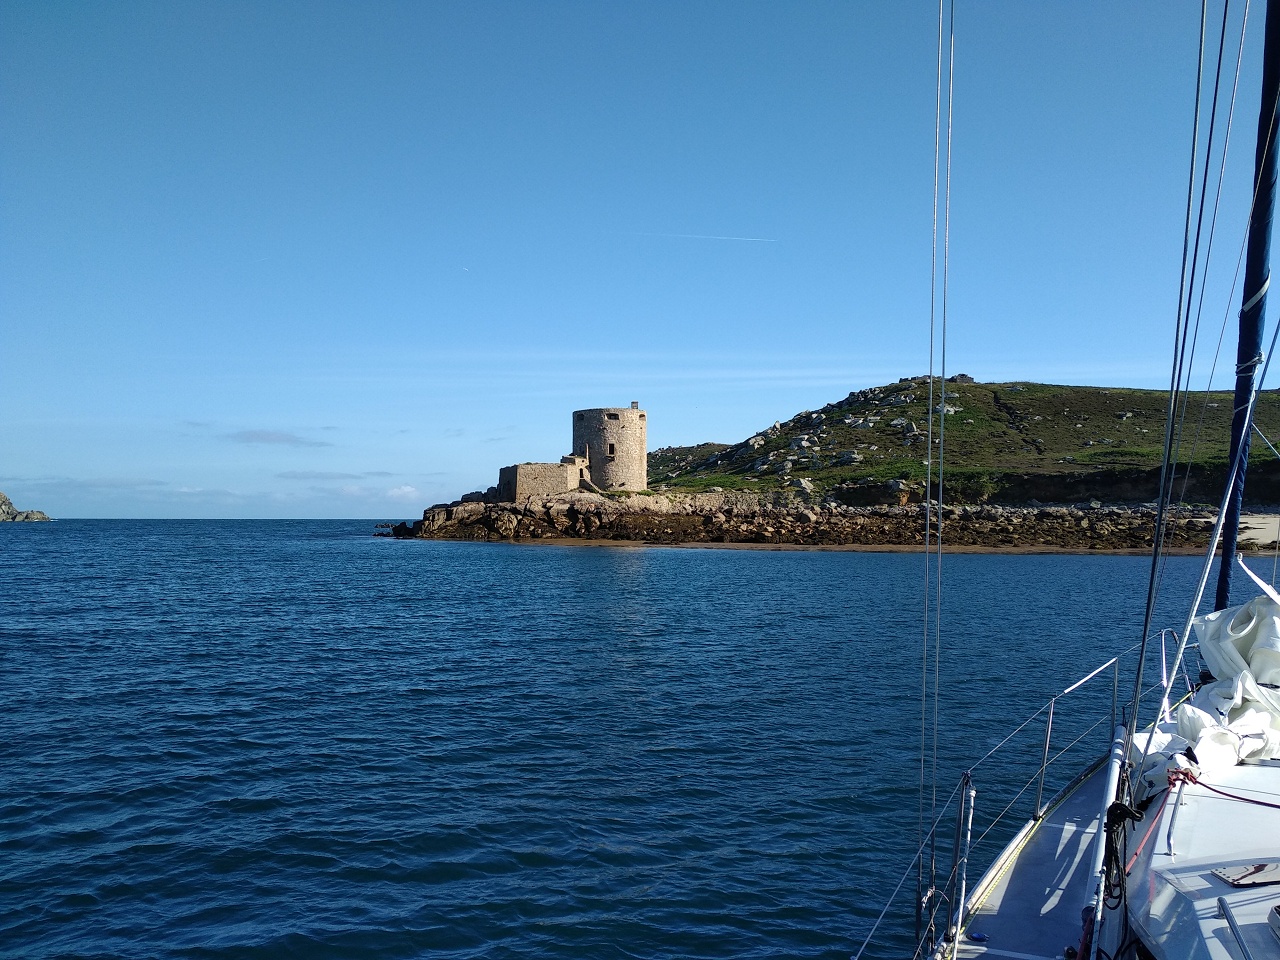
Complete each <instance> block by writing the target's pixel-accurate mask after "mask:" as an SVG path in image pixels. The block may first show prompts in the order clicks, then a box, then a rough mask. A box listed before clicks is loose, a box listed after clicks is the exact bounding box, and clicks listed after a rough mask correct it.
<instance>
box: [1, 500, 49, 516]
mask: <svg viewBox="0 0 1280 960" xmlns="http://www.w3.org/2000/svg"><path fill="white" fill-rule="evenodd" d="M48 519H49V515H48V514H46V513H45V512H44V511H43V510H19V509H18V508H17V507H15V506H14V505H13V501H12V500H10V499H9V498H8V497H6V496H5V495H4V494H3V493H0V523H4V522H14V521H16V522H22V521H36V520H48Z"/></svg>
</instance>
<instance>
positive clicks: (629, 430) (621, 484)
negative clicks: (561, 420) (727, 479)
mask: <svg viewBox="0 0 1280 960" xmlns="http://www.w3.org/2000/svg"><path fill="white" fill-rule="evenodd" d="M646 420H647V417H646V415H645V412H644V411H643V410H641V409H640V404H638V403H632V404H631V406H630V407H629V408H628V407H597V408H594V409H591V410H575V411H574V412H573V453H572V454H571V455H569V456H567V457H563V458H561V460H560V462H559V463H517V464H513V465H512V466H509V467H503V468H502V469H501V470H499V471H498V485H497V487H496V488H490V490H489V493H488V494H487V495H486V498H487V499H492V500H496V501H497V502H498V503H525V502H527V501H529V500H531V499H532V500H543V499H546V498H547V497H553V496H556V495H557V494H561V493H568V492H569V491H570V490H578V489H580V488H582V487H586V488H588V489H589V488H590V487H592V486H594V487H596V488H598V489H600V490H631V491H638V490H644V489H647V488H648V486H649V461H648V453H649V451H648V445H647V442H648V441H647V436H648V434H647V429H646V428H647V423H646Z"/></svg>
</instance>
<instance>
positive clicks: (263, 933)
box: [0, 521, 1198, 958]
mask: <svg viewBox="0 0 1280 960" xmlns="http://www.w3.org/2000/svg"><path fill="white" fill-rule="evenodd" d="M370 532H371V528H370V525H369V524H368V523H366V522H363V521H352V522H330V521H319V522H314V521H278V522H269V523H263V522H203V521H199V522H198V521H191V522H158V521H151V522H141V521H63V522H59V523H55V524H5V525H0V576H2V580H0V582H2V583H3V591H2V592H0V654H2V659H0V703H2V704H3V724H2V726H0V730H2V731H3V738H2V739H0V955H3V956H12V957H28V956H77V957H117V956H127V957H144V956H145V957H153V956H154V957H171V956H184V957H254V956H261V957H278V956H298V957H379V958H392V957H418V956H451V957H486V958H499V957H516V956H521V957H524V956H539V957H552V958H555V957H566V958H567V957H584V956H589V957H605V958H608V957H645V958H649V957H672V958H674V957H832V958H835V957H848V956H850V955H851V954H852V953H855V952H856V951H857V949H858V947H859V945H860V944H861V942H862V939H863V937H864V936H865V935H866V933H867V931H868V929H869V927H870V924H871V922H872V920H873V919H874V918H875V916H876V915H877V914H878V913H879V911H880V908H881V907H882V906H883V904H884V902H885V901H886V899H887V897H888V895H889V893H890V892H891V890H892V888H893V886H894V885H895V884H896V883H897V882H898V880H899V878H900V877H901V876H902V875H903V873H904V870H905V869H906V868H907V866H908V863H909V861H910V858H911V855H912V852H913V850H914V847H915V844H916V842H917V841H916V837H917V821H918V817H919V812H918V811H919V806H918V794H919V788H918V784H919V779H920V762H919V745H918V741H919V730H920V716H921V707H920V696H919V691H920V683H921V681H920V652H919V651H920V644H921V639H922V636H923V623H922V606H921V603H922V601H921V595H922V590H923V574H924V569H923V561H922V560H921V558H920V557H919V556H918V555H914V554H863V553H816V552H763V551H761V552H757V551H730V550H700V549H699V550H695V549H688V550H683V549H681V550H673V549H619V548H608V547H558V546H549V545H536V546H513V545H500V544H466V543H428V542H400V541H391V540H385V539H375V538H373V537H371V536H369V533H370ZM1197 564H1198V562H1197V561H1195V560H1191V559H1175V560H1173V561H1171V563H1170V567H1169V571H1168V574H1167V580H1168V581H1169V583H1170V585H1171V587H1172V588H1173V589H1172V590H1171V592H1172V593H1173V594H1175V595H1181V594H1182V593H1184V592H1185V589H1184V587H1185V584H1186V583H1187V582H1189V581H1190V580H1191V579H1192V578H1193V576H1194V573H1195V569H1196V567H1197ZM1147 565H1148V562H1147V561H1146V560H1145V559H1143V558H1135V557H1109V556H1089V557H1035V556H949V557H948V558H947V559H946V561H945V565H944V566H945V569H944V573H945V592H944V608H945V610H946V613H947V616H946V624H945V630H944V638H945V647H944V657H943V662H942V665H941V675H942V678H943V681H944V684H943V685H944V690H943V694H942V702H941V706H940V712H941V716H942V719H943V737H942V739H941V742H940V754H941V758H942V759H941V761H940V764H941V767H942V769H943V774H944V776H943V777H942V780H943V783H942V786H941V788H940V789H941V790H942V792H943V793H946V792H947V791H949V790H950V788H951V785H952V784H953V782H954V778H955V776H956V775H957V774H958V773H959V771H960V770H961V769H962V768H963V766H964V765H965V764H967V763H969V762H972V760H973V759H974V758H976V757H978V756H980V755H981V754H983V753H985V752H986V751H987V750H988V749H989V748H990V747H991V746H992V745H993V744H994V743H995V742H996V741H997V740H998V739H999V738H1000V737H1001V736H1003V734H1004V733H1005V732H1007V730H1008V728H1009V727H1010V726H1012V725H1013V724H1014V723H1015V722H1017V721H1019V720H1021V719H1022V718H1024V717H1025V716H1027V715H1029V714H1031V713H1032V712H1033V711H1034V710H1035V709H1036V708H1037V707H1039V706H1040V705H1041V703H1043V702H1044V701H1045V700H1046V699H1047V698H1048V697H1049V696H1051V695H1052V694H1054V693H1056V692H1058V691H1060V690H1061V689H1062V688H1063V686H1065V684H1066V683H1067V682H1069V681H1071V680H1073V679H1075V678H1076V677H1078V676H1080V675H1082V674H1083V673H1085V672H1087V671H1088V669H1090V668H1091V667H1092V666H1094V665H1096V664H1098V663H1101V662H1102V661H1103V660H1105V659H1106V658H1107V657H1109V656H1111V655H1112V654H1113V653H1115V652H1117V651H1118V650H1119V649H1121V648H1123V647H1125V646H1127V645H1129V644H1130V643H1132V642H1133V641H1135V640H1136V639H1137V638H1138V634H1139V633H1140V627H1141V618H1140V614H1141V608H1140V604H1141V601H1142V598H1143V597H1144V595H1145V593H1144V591H1145V582H1146V570H1147ZM1174 609H1175V608H1174V607H1171V608H1170V611H1171V613H1172V611H1173V610H1174ZM1183 612H1184V611H1181V610H1179V611H1178V615H1179V616H1180V615H1182V614H1183ZM1171 619H1172V617H1171ZM1094 686H1099V685H1094ZM1100 687H1101V689H1100V690H1099V691H1098V692H1097V693H1089V692H1086V693H1085V694H1084V695H1083V696H1084V700H1083V701H1082V702H1083V703H1085V704H1087V705H1088V706H1089V707H1090V710H1091V711H1092V713H1091V714H1090V717H1089V722H1092V721H1093V720H1094V719H1097V717H1098V716H1099V715H1100V713H1099V711H1100V710H1105V709H1106V708H1109V703H1110V687H1111V685H1110V682H1109V680H1108V681H1106V682H1104V683H1102V684H1101V685H1100ZM1066 712H1067V711H1065V710H1064V711H1063V714H1066ZM1060 722H1061V723H1062V724H1063V728H1062V729H1063V730H1064V731H1065V732H1064V733H1063V734H1062V736H1063V737H1069V736H1073V734H1072V733H1071V732H1070V727H1071V723H1072V721H1071V720H1069V719H1067V720H1062V721H1060ZM1083 725H1087V724H1083V721H1082V722H1081V724H1079V725H1078V726H1083ZM1055 729H1057V728H1055ZM1042 730H1043V728H1042V726H1037V727H1035V729H1034V731H1031V732H1030V733H1029V736H1028V737H1027V738H1025V739H1024V740H1022V741H1019V742H1018V744H1021V745H1018V744H1015V748H1014V750H1013V751H1012V754H1011V756H1010V758H1009V759H1007V760H1000V761H997V762H994V763H988V764H986V765H984V766H983V767H982V768H981V769H980V772H979V774H978V778H977V780H978V789H979V809H980V815H979V818H978V820H979V824H978V826H979V829H982V823H983V817H982V814H984V813H985V814H986V815H987V818H988V819H989V817H990V816H991V815H993V814H994V812H996V810H995V808H996V807H997V806H1003V805H1004V803H1005V802H1006V801H1007V799H1008V798H1009V796H1011V795H1012V792H1013V788H1012V786H1010V785H1011V784H1014V783H1015V782H1017V783H1018V784H1021V782H1023V781H1024V780H1025V778H1026V776H1027V775H1028V773H1027V770H1028V769H1030V770H1034V768H1035V766H1036V764H1038V762H1039V750H1040V742H1039V737H1040V736H1041V735H1042ZM1105 739H1106V732H1105V725H1104V726H1103V727H1099V728H1098V732H1097V735H1096V737H1092V738H1091V739H1090V740H1089V742H1088V749H1089V750H1090V751H1094V750H1100V749H1102V747H1103V743H1104V741H1105ZM1028 765H1029V766H1028ZM1064 772H1068V771H1064ZM1019 802H1020V803H1030V796H1029V795H1024V797H1023V798H1022V800H1020V801H1019ZM1022 813H1025V811H1022ZM1016 815H1019V813H1018V809H1015V818H1016ZM1014 827H1016V823H1014V824H1013V825H1012V826H1010V827H1009V828H1008V829H1009V830H1012V829H1013V828H1014ZM1004 830H1005V828H1004V827H999V828H997V830H996V831H994V832H993V833H992V834H991V835H990V836H989V837H988V839H987V841H986V842H985V846H986V847H987V848H989V849H988V851H987V853H986V855H987V856H989V855H990V852H992V849H990V848H993V845H995V844H997V842H998V841H1000V840H1001V839H1002V838H1003V836H1007V833H1006V832H1002V831H1004ZM981 854H982V851H981V850H980V851H979V856H981ZM912 895H913V891H912V889H911V884H910V883H908V885H907V886H906V887H904V890H903V894H902V895H901V897H900V899H899V901H898V902H897V905H896V907H895V909H894V910H892V911H891V912H890V915H889V919H888V920H887V921H886V925H885V927H884V935H883V936H882V937H881V942H880V943H879V944H878V945H877V946H876V947H875V948H874V950H873V951H871V952H869V953H868V956H881V957H891V956H899V955H903V954H904V953H905V954H906V955H909V954H910V951H911V947H910V945H909V944H910V941H911V928H912V919H911V907H910V901H911V897H912Z"/></svg>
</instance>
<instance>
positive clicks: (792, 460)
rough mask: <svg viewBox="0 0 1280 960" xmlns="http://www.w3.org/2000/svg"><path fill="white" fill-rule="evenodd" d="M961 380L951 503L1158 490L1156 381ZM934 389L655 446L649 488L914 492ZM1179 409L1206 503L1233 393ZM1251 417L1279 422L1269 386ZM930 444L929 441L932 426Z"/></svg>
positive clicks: (1271, 477) (862, 495)
mask: <svg viewBox="0 0 1280 960" xmlns="http://www.w3.org/2000/svg"><path fill="white" fill-rule="evenodd" d="M962 379H963V380H964V381H965V382H948V383H946V384H945V388H946V393H945V404H946V409H947V413H946V414H945V428H944V429H945V432H946V473H947V488H948V498H949V499H951V500H959V501H969V502H979V501H985V500H993V501H997V502H1020V501H1026V500H1028V499H1033V498H1034V499H1039V500H1042V501H1044V502H1052V501H1061V500H1065V499H1073V498H1078V497H1079V496H1098V497H1101V498H1104V499H1110V500H1125V501H1133V500H1149V499H1153V498H1154V497H1155V495H1156V484H1157V481H1156V479H1155V476H1156V471H1158V470H1159V467H1160V459H1161V449H1162V445H1163V442H1164V430H1165V408H1166V404H1167V396H1166V394H1165V393H1163V392H1162V391H1158V390H1131V389H1124V388H1102V387H1071V386H1059V385H1053V384H1042V383H1021V382H1020V383H974V382H967V378H962ZM929 386H930V384H929V380H928V378H925V377H920V378H916V379H904V380H901V381H899V382H898V383H896V384H890V385H887V386H883V387H872V388H870V389H867V390H860V391H856V392H854V393H851V394H849V396H847V397H845V398H844V399H843V400H840V401H838V402H836V403H832V404H828V405H827V406H825V407H823V408H822V409H820V410H813V411H809V410H806V411H803V412H801V413H798V414H796V415H795V416H794V417H792V418H791V419H789V420H787V421H785V422H782V423H779V424H775V425H773V426H771V427H769V428H767V429H765V430H762V431H760V432H759V433H758V434H755V435H753V436H751V437H749V438H747V439H745V440H743V441H742V442H740V443H737V444H732V445H725V444H716V443H705V444H700V445H699V446H696V447H667V448H664V449H662V450H656V451H654V452H653V453H651V454H649V482H650V486H652V487H653V488H655V489H661V488H663V487H665V488H667V489H673V490H705V489H707V488H710V487H721V488H723V489H726V490H756V491H763V490H772V489H778V488H781V487H798V486H803V487H812V488H813V489H814V490H816V491H819V492H830V493H832V494H833V495H836V496H838V497H839V498H841V499H845V500H848V501H850V502H856V501H858V500H859V499H862V500H865V501H867V502H875V501H877V500H880V499H884V497H885V495H886V494H885V491H886V490H892V491H896V492H895V494H894V495H895V496H896V495H897V492H901V491H903V490H905V489H910V490H912V491H914V493H915V494H916V495H918V494H922V492H923V481H924V478H925V465H924V460H925V458H926V449H927V446H928V443H929V439H928V430H929V415H928V407H929ZM943 386H944V384H942V383H941V382H940V381H936V380H935V381H934V383H933V396H934V402H935V406H937V405H939V404H941V403H943V402H944V401H943V390H942V388H943ZM1181 418H1182V421H1183V424H1184V428H1183V430H1182V437H1183V439H1182V444H1181V447H1180V456H1179V460H1180V462H1182V463H1183V464H1185V465H1187V466H1188V467H1189V469H1190V477H1191V483H1190V487H1189V490H1188V494H1189V497H1190V499H1193V500H1194V499H1198V500H1214V499H1216V498H1217V496H1218V492H1217V488H1218V487H1220V485H1221V482H1222V481H1221V477H1222V475H1223V474H1224V465H1225V461H1226V456H1227V444H1228V438H1229V432H1230V419H1231V396H1230V394H1227V393H1213V394H1204V393H1198V394H1194V395H1192V396H1191V397H1190V398H1189V400H1188V403H1187V405H1186V409H1185V412H1184V413H1182V414H1181ZM1257 421H1258V423H1259V425H1260V426H1261V427H1262V428H1263V430H1264V431H1268V433H1270V430H1269V428H1280V395H1278V394H1277V393H1276V392H1275V391H1268V392H1266V393H1264V394H1263V395H1261V397H1260V398H1259V405H1258V415H1257ZM934 430H935V434H936V432H937V430H938V427H937V423H936V420H935V426H934ZM934 443H935V448H934V449H935V450H936V449H937V437H936V436H935V438H934ZM1251 462H1252V464H1253V467H1254V469H1252V470H1251V473H1250V481H1249V491H1250V493H1251V494H1252V499H1254V500H1258V499H1263V500H1265V501H1266V502H1275V501H1276V500H1280V470H1278V469H1277V467H1278V466H1280V465H1278V464H1277V463H1276V461H1275V458H1274V457H1273V456H1272V454H1271V452H1270V451H1269V450H1268V449H1267V448H1266V445H1265V444H1263V443H1261V442H1256V443H1255V445H1254V450H1253V456H1252V461H1251ZM802 481H807V483H802ZM893 481H898V482H897V483H893Z"/></svg>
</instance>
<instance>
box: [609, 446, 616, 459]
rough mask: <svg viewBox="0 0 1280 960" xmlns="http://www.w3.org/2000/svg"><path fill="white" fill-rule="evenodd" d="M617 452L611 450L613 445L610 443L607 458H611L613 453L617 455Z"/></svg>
mask: <svg viewBox="0 0 1280 960" xmlns="http://www.w3.org/2000/svg"><path fill="white" fill-rule="evenodd" d="M617 452H618V451H616V450H614V449H613V444H612V443H611V444H609V456H611V457H612V456H613V455H614V454H615V453H617Z"/></svg>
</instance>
